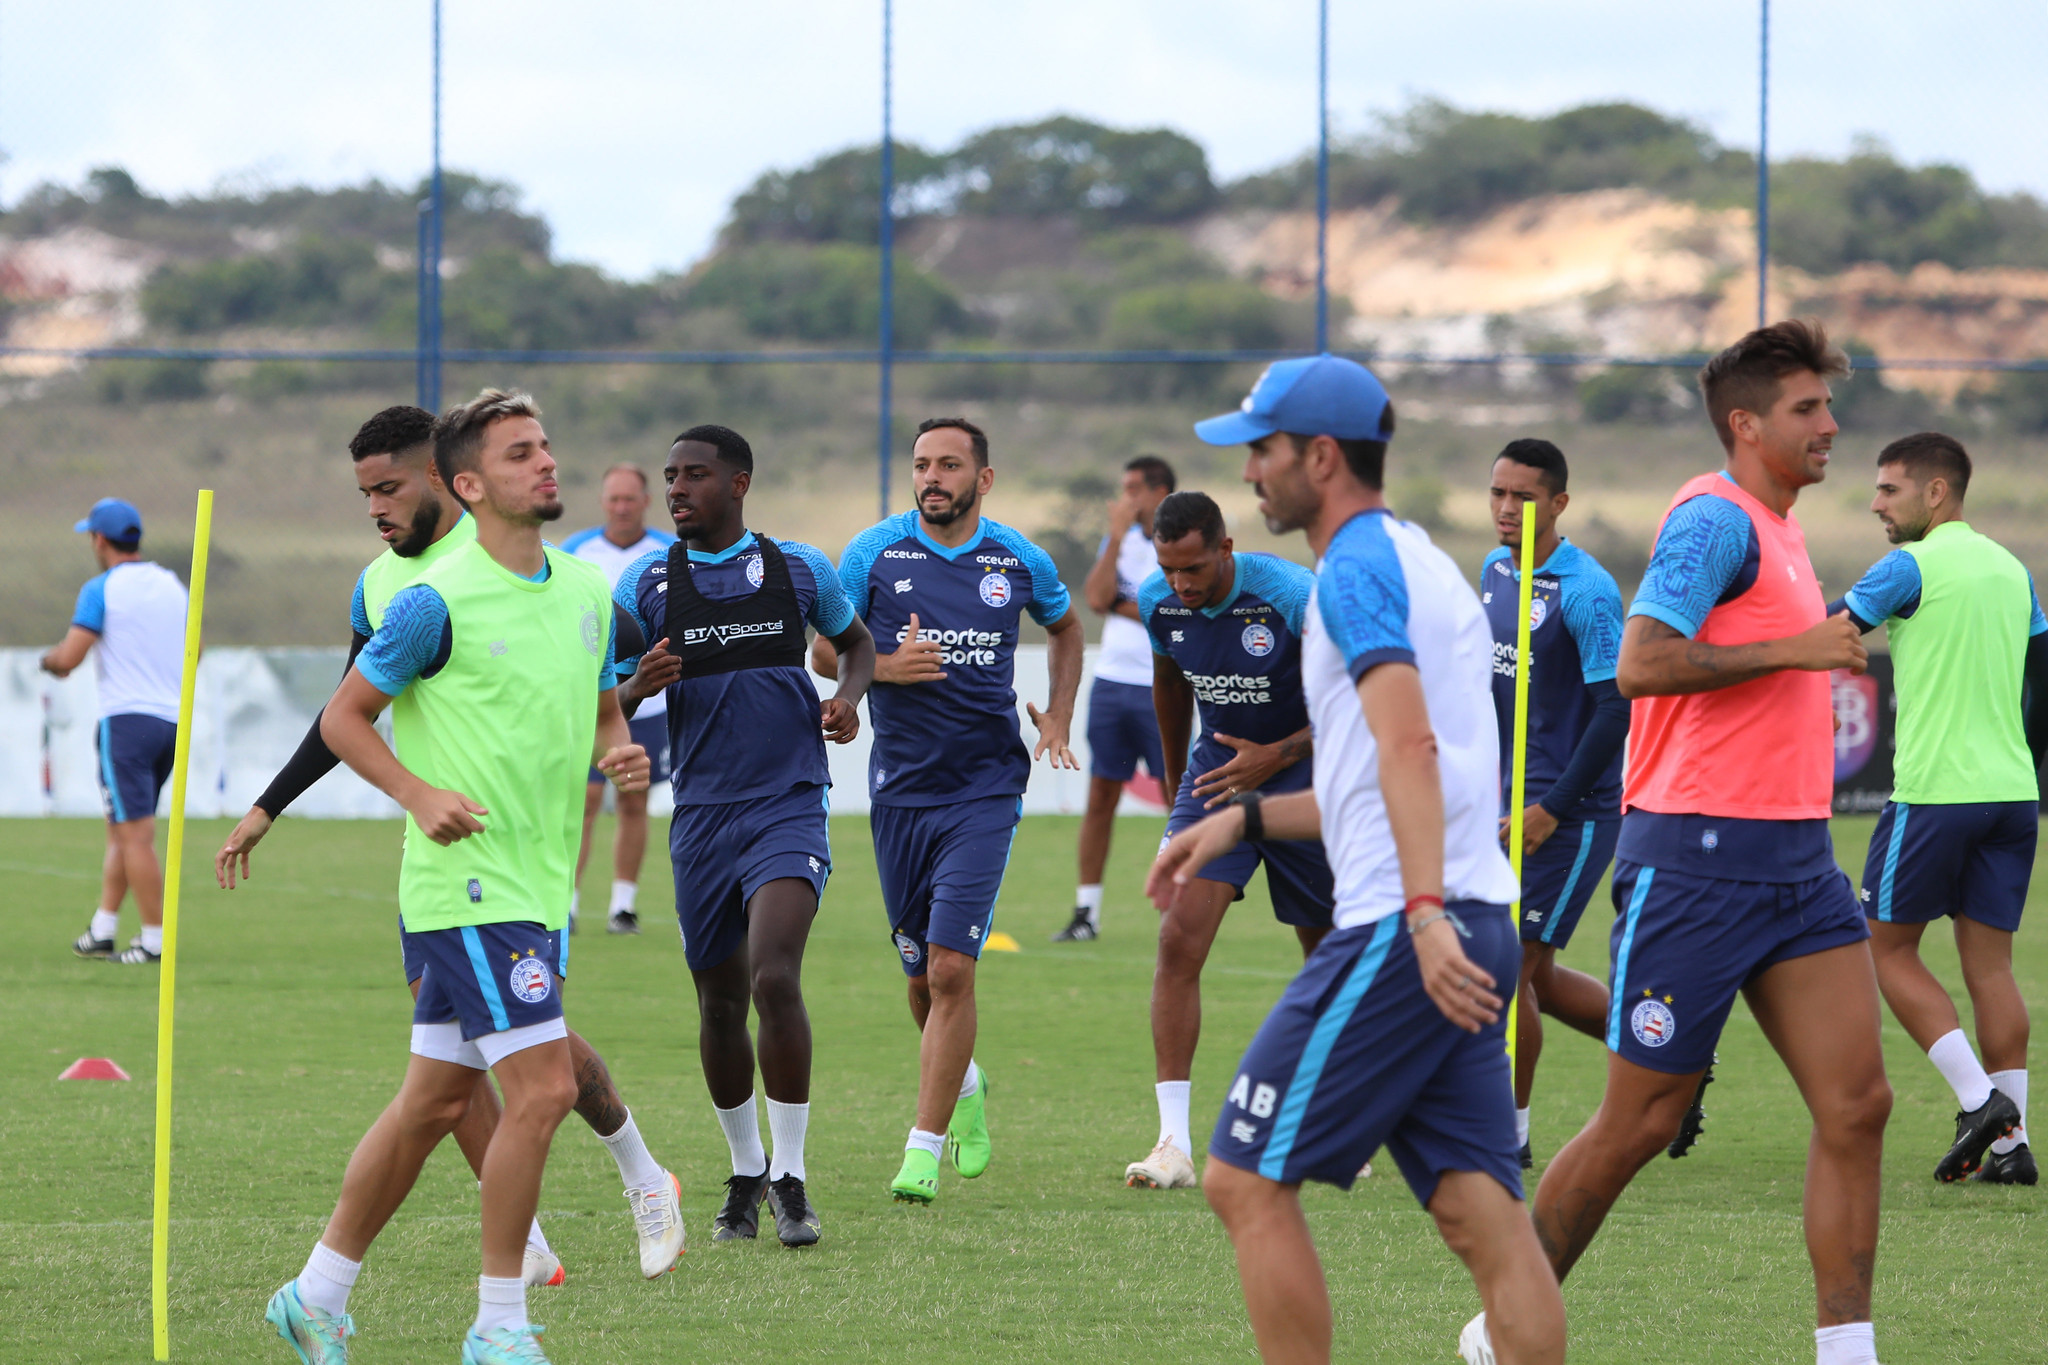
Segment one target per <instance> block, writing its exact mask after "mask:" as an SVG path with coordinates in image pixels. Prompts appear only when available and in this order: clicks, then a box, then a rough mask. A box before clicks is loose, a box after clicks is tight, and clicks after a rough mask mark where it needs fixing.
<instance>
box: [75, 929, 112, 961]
mask: <svg viewBox="0 0 2048 1365" xmlns="http://www.w3.org/2000/svg"><path fill="white" fill-rule="evenodd" d="M71 951H72V952H74V953H77V954H78V955H79V956H80V957H112V956H113V955H114V940H112V939H110V938H94V937H93V936H92V930H90V929H88V930H86V931H85V932H84V933H82V934H80V935H79V936H78V937H77V939H75V940H74V941H73V942H72V944H71Z"/></svg>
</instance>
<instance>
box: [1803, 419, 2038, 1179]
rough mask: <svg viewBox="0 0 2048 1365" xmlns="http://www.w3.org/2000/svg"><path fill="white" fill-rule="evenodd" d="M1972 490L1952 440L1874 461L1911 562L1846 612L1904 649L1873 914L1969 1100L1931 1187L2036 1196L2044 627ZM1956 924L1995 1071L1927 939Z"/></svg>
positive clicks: (1877, 575)
mask: <svg viewBox="0 0 2048 1365" xmlns="http://www.w3.org/2000/svg"><path fill="white" fill-rule="evenodd" d="M1969 487H1970V456H1969V452H1968V451H1966V450H1964V449H1963V445H1962V442H1960V441H1958V440H1956V439H1954V438H1953V437H1950V436H1944V435H1942V434H1941V433H1940V432H1937V431H1923V432H1921V433H1920V434H1919V435H1917V436H1908V437H1906V438H1905V439H1903V440H1899V441H1893V442H1892V443H1891V444H1890V445H1888V446H1886V447H1885V448H1884V449H1883V450H1882V451H1880V452H1878V457H1877V496H1876V498H1875V499H1873V500H1872V502H1871V504H1870V510H1871V511H1873V512H1875V513H1876V514H1877V518H1878V520H1879V521H1881V522H1883V523H1884V531H1885V536H1886V537H1887V538H1888V539H1889V540H1890V541H1891V542H1892V544H1894V545H1897V546H1899V547H1900V548H1898V549H1896V550H1893V551H1892V552H1891V553H1890V554H1888V555H1886V556H1885V557H1884V558H1883V559H1880V560H1879V561H1878V562H1877V563H1876V564H1875V565H1873V566H1872V567H1871V570H1870V572H1868V573H1866V574H1864V575H1863V577H1862V578H1860V579H1858V580H1857V583H1856V586H1855V587H1853V588H1851V589H1849V592H1848V594H1847V595H1846V596H1845V597H1844V598H1843V599H1842V600H1841V601H1840V602H1839V603H1837V604H1835V605H1836V607H1838V608H1841V609H1844V610H1846V611H1847V612H1848V613H1849V619H1850V620H1851V621H1854V622H1855V623H1856V627H1857V629H1859V630H1864V631H1871V630H1875V629H1877V627H1878V626H1879V625H1880V624H1882V625H1883V626H1884V627H1885V630H1886V634H1887V635H1888V636H1889V638H1890V642H1891V653H1892V685H1893V688H1894V692H1893V695H1894V697H1895V698H1896V699H1897V701H1898V729H1897V746H1896V752H1895V753H1894V755H1893V758H1892V795H1891V800H1889V801H1887V802H1886V803H1885V807H1884V813H1883V814H1882V815H1880V816H1878V818H1877V830H1876V832H1875V833H1874V834H1873V835H1872V836H1871V839H1870V856H1869V858H1868V860H1867V861H1866V862H1865V863H1864V866H1863V913H1864V915H1865V916H1866V917H1868V919H1869V921H1870V947H1871V953H1872V955H1873V956H1874V957H1875V958H1876V959H1877V984H1878V985H1879V986H1880V987H1882V988H1883V990H1884V998H1885V1002H1886V1003H1887V1004H1889V1005H1890V1006H1891V1007H1892V1013H1893V1014H1895V1015H1897V1016H1898V1020H1899V1022H1900V1023H1901V1024H1903V1025H1905V1027H1906V1032H1908V1033H1910V1034H1912V1035H1913V1041H1914V1042H1915V1043H1918V1044H1919V1045H1920V1046H1921V1047H1922V1048H1923V1049H1925V1050H1926V1052H1927V1060H1928V1061H1930V1062H1932V1063H1934V1066H1935V1069H1936V1070H1938V1071H1940V1072H1941V1075H1942V1079H1944V1080H1946V1081H1947V1082H1948V1083H1949V1087H1950V1088H1951V1089H1953V1090H1954V1091H1955V1093H1956V1108H1957V1111H1958V1112H1957V1114H1956V1136H1955V1143H1954V1145H1953V1146H1951V1147H1950V1148H1949V1150H1948V1152H1947V1153H1946V1154H1945V1155H1944V1156H1943V1157H1942V1158H1941V1160H1940V1162H1939V1163H1937V1164H1936V1166H1935V1168H1934V1178H1935V1179H1937V1180H1941V1181H1954V1180H1962V1179H1965V1178H1968V1179H1974V1180H1986V1181H1990V1182H1991V1183H1993V1184H1998V1185H2031V1184H2033V1183H2035V1181H2037V1180H2038V1179H2039V1178H2040V1172H2039V1170H2038V1169H2037V1168H2036V1166H2035V1164H2034V1154H2033V1152H2032V1151H2031V1150H2029V1148H2028V1146H2027V1129H2026V1107H2027V1004H2026V1001H2025V1000H2024V999H2023V998H2022V997H2021V995H2020V990H2019V986H2018V984H2017V983H2015V982H2014V980H2013V975H2012V936H2013V932H2014V931H2015V930H2016V929H2018V928H2019V927H2020V912H2021V910H2022V909H2024V908H2025V906H2026V902H2027V884H2028V882H2029V880H2030V879H2031V878H2032V876H2033V872H2034V843H2035V840H2036V839H2037V838H2038V836H2039V833H2040V825H2041V792H2040V786H2039V779H2038V778H2037V777H2036V773H2037V772H2038V770H2039V769H2040V766H2041V754H2042V750H2043V749H2044V748H2048V619H2044V618H2043V617H2042V615H2041V603H2040V601H2039V600H2038V599H2037V598H2036V597H2035V596H2034V584H2033V580H2032V578H2031V577H2029V575H2028V573H2027V570H2026V568H2025V566H2024V565H2022V564H2021V563H2020V562H2019V561H2018V560H2017V559H2014V558H2013V557H2012V554H2011V552H2010V551H2008V550H2006V548H2005V547H2004V546H2002V545H2000V544H1999V543H1998V542H1997V541H1994V540H1992V539H1991V538H1990V537H1988V536H1985V535H1983V534H1981V533H1979V532H1978V531H1977V530H1976V529H1975V528H1973V527H1972V526H1971V525H1970V524H1969V523H1968V522H1966V521H1964V520H1963V494H1964V493H1965V492H1967V491H1968V489H1969ZM2022 698H2024V699H2025V706H2024V708H2023V707H2022ZM1944 916H1946V917H1951V918H1953V919H1954V921H1955V939H1956V956H1957V958H1958V959H1960V961H1961V965H1962V969H1963V984H1964V986H1965V987H1966V988H1968V990H1969V992H1970V1004H1971V1007H1972V1009H1973V1011H1974V1012H1975V1014H1976V1017H1977V1042H1978V1044H1979V1045H1980V1046H1981V1047H1982V1048H1983V1049H1984V1058H1983V1060H1982V1061H1979V1060H1978V1058H1977V1054H1976V1053H1975V1052H1974V1051H1972V1050H1971V1048H1970V1039H1969V1037H1968V1035H1966V1034H1965V1033H1964V1032H1963V1029H1962V1021H1961V1020H1960V1019H1959V1018H1958V1017H1957V1015H1956V1006H1955V1001H1954V1000H1953V999H1951V998H1950V997H1949V993H1948V987H1946V986H1944V985H1942V984H1941V982H1940V981H1938V980H1936V979H1935V976H1934V973H1933V972H1930V971H1929V970H1928V969H1927V964H1926V963H1924V962H1922V961H1921V960H1920V936H1921V934H1922V933H1924V932H1925V931H1926V928H1927V926H1928V925H1929V924H1930V923H1932V922H1934V921H1935V920H1938V919H1941V918H1943V917H1944ZM2001 1134H2002V1135H2001ZM1987 1144H1988V1145H1989V1148H1990V1150H1989V1152H1988V1153H1987V1152H1986V1150H1985V1148H1986V1145H1987ZM1980 1162H1981V1163H1982V1165H1981V1167H1980V1166H1979V1163H1980ZM1973 1171H1974V1172H1975V1173H1974V1174H1972V1172H1973Z"/></svg>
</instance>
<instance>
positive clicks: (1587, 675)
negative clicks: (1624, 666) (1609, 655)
mask: <svg viewBox="0 0 2048 1365" xmlns="http://www.w3.org/2000/svg"><path fill="white" fill-rule="evenodd" d="M1619 674H1620V670H1619V669H1614V668H1589V669H1586V670H1585V671H1584V672H1583V673H1581V674H1580V675H1579V676H1580V677H1581V678H1583V679H1584V680H1585V683H1586V686H1588V687H1591V686H1592V685H1593V684H1594V683H1604V682H1613V681H1614V680H1615V678H1616V677H1617V676H1619Z"/></svg>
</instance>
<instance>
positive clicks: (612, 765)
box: [597, 744, 654, 792]
mask: <svg viewBox="0 0 2048 1365" xmlns="http://www.w3.org/2000/svg"><path fill="white" fill-rule="evenodd" d="M597 770H598V771H599V772H601V773H603V774H604V775H605V776H606V777H609V778H610V779H611V780H612V785H613V786H614V787H617V788H618V789H619V790H620V791H622V792H644V791H646V790H647V779H648V777H649V775H650V774H652V773H653V771H654V764H653V761H652V760H650V759H649V758H648V757H647V750H646V749H644V748H642V747H641V746H640V745H638V744H621V745H619V746H617V747H616V748H611V749H607V750H605V752H604V757H603V758H600V759H599V760H597Z"/></svg>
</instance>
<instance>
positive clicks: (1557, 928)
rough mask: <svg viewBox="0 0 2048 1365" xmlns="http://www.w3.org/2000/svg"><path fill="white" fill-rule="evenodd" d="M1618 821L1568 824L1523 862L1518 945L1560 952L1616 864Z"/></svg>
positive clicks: (1619, 828) (1580, 821) (1578, 821)
mask: <svg viewBox="0 0 2048 1365" xmlns="http://www.w3.org/2000/svg"><path fill="white" fill-rule="evenodd" d="M1620 841H1621V821H1619V820H1572V821H1568V822H1567V823H1565V824H1561V825H1559V826H1558V827H1557V832H1556V833H1554V834H1552V835H1551V836H1550V837H1549V838H1548V839H1545V840H1544V841H1543V844H1542V846H1541V847H1540V848H1538V849H1537V850H1536V851H1535V852H1534V853H1530V854H1525V855H1523V858H1522V942H1524V943H1540V944H1543V945H1544V946H1545V947H1549V948H1562V947H1565V946H1566V945H1567V944H1569V943H1570V942H1571V941H1572V930H1574V929H1576V928H1578V927H1579V916H1580V915H1583V914H1585V913H1586V907H1587V905H1589V904H1591V903H1592V900H1593V892H1594V890H1595V889H1597V888H1598V887H1599V885H1600V874H1601V873H1603V872H1605V871H1606V870H1607V864H1608V863H1610V862H1612V861H1614V846H1615V845H1616V844H1617V843H1619V842H1620Z"/></svg>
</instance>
